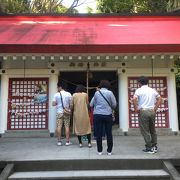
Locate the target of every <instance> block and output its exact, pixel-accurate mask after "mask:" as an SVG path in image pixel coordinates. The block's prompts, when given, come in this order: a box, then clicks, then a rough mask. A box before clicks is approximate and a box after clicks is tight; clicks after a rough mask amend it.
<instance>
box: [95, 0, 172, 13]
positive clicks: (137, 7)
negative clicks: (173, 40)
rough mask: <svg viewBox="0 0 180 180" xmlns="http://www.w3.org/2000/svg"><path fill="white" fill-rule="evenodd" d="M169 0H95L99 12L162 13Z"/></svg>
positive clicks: (165, 10)
mask: <svg viewBox="0 0 180 180" xmlns="http://www.w3.org/2000/svg"><path fill="white" fill-rule="evenodd" d="M168 2H169V0H158V1H155V0H97V12H99V13H162V12H167V5H168Z"/></svg>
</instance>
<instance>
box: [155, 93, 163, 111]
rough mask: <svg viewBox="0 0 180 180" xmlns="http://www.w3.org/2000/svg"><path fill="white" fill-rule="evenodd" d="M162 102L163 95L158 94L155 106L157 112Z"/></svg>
mask: <svg viewBox="0 0 180 180" xmlns="http://www.w3.org/2000/svg"><path fill="white" fill-rule="evenodd" d="M161 102H162V98H161V96H158V97H157V98H156V103H155V106H154V111H155V112H156V111H157V109H158V107H159V106H160V104H161Z"/></svg>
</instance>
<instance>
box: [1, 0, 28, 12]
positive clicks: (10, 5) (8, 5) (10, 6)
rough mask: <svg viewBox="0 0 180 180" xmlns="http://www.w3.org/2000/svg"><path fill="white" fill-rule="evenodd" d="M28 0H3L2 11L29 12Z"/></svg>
mask: <svg viewBox="0 0 180 180" xmlns="http://www.w3.org/2000/svg"><path fill="white" fill-rule="evenodd" d="M29 5H30V3H29V1H28V0H1V2H0V13H28V12H29Z"/></svg>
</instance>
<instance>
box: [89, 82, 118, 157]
mask: <svg viewBox="0 0 180 180" xmlns="http://www.w3.org/2000/svg"><path fill="white" fill-rule="evenodd" d="M99 88H100V89H99V90H97V91H96V92H95V94H94V97H93V98H92V100H91V102H90V106H91V107H92V108H93V116H94V117H93V118H94V121H95V122H96V136H97V137H96V143H97V151H98V154H99V155H102V152H103V146H102V135H103V127H104V128H105V134H106V138H107V155H111V154H112V148H113V136H112V124H113V119H112V112H113V109H115V107H116V105H117V102H116V98H115V96H114V94H113V93H112V91H110V90H109V88H110V82H109V81H108V80H101V82H100V84H99Z"/></svg>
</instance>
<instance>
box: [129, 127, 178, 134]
mask: <svg viewBox="0 0 180 180" xmlns="http://www.w3.org/2000/svg"><path fill="white" fill-rule="evenodd" d="M156 133H157V135H158V136H165V135H166V136H173V135H178V133H177V132H173V131H172V129H170V128H156ZM127 135H129V136H141V132H140V130H139V128H129V129H128V132H127Z"/></svg>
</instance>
